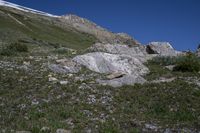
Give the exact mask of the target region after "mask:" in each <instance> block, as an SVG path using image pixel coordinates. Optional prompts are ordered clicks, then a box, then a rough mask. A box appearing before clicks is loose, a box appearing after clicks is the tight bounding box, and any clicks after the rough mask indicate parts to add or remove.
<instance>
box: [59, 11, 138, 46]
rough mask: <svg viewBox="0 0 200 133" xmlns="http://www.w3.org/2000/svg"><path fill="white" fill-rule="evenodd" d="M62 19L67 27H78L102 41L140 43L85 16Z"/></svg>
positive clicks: (70, 16) (69, 16)
mask: <svg viewBox="0 0 200 133" xmlns="http://www.w3.org/2000/svg"><path fill="white" fill-rule="evenodd" d="M60 21H61V22H63V23H62V24H64V25H65V26H67V27H69V26H71V27H73V28H75V29H77V30H78V31H81V32H85V33H88V34H91V35H93V36H95V37H96V38H97V39H98V40H99V41H100V42H106V43H121V44H130V45H138V42H137V41H135V40H134V39H133V38H132V37H130V36H129V35H127V34H124V33H123V34H122V33H120V34H115V33H112V32H110V31H108V30H107V29H104V28H102V27H100V26H98V25H96V24H95V23H93V22H91V21H89V20H87V19H85V18H81V17H78V16H76V15H65V16H62V17H60Z"/></svg>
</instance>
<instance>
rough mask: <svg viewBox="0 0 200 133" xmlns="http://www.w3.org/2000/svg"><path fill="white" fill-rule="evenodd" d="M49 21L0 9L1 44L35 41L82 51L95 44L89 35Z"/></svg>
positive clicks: (8, 9) (11, 10)
mask: <svg viewBox="0 0 200 133" xmlns="http://www.w3.org/2000/svg"><path fill="white" fill-rule="evenodd" d="M54 22H55V20H54V21H52V20H51V19H45V18H42V17H41V16H38V18H37V17H35V16H34V17H32V16H31V14H28V13H27V14H26V15H24V14H20V13H19V12H15V11H14V10H13V9H10V8H7V9H6V8H3V7H1V8H0V39H1V42H2V41H3V42H12V41H16V40H18V39H21V38H28V39H37V40H42V41H45V42H51V43H55V44H59V45H61V46H64V47H68V48H73V49H77V50H78V49H84V48H87V47H89V46H90V45H91V44H93V43H94V42H95V38H94V37H93V36H91V35H88V34H85V33H80V32H77V31H75V30H73V29H70V28H69V29H63V28H61V27H58V26H55V25H54V24H53V23H54Z"/></svg>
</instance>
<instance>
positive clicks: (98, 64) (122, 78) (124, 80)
mask: <svg viewBox="0 0 200 133" xmlns="http://www.w3.org/2000/svg"><path fill="white" fill-rule="evenodd" d="M73 60H74V61H75V62H77V63H79V64H81V65H83V66H85V67H87V68H88V69H90V70H92V71H95V72H98V73H106V74H111V75H110V76H109V77H108V78H109V79H108V80H101V79H98V80H97V82H98V83H100V84H102V85H110V86H113V87H120V86H123V85H133V84H135V83H144V82H145V81H146V80H145V79H144V78H142V75H144V74H146V73H148V72H149V70H148V68H147V67H146V66H144V65H143V63H142V62H141V61H140V60H139V59H138V58H136V57H130V56H127V55H119V54H110V53H103V52H93V53H87V54H84V55H79V56H76V57H75V58H73Z"/></svg>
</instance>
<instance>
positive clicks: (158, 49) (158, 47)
mask: <svg viewBox="0 0 200 133" xmlns="http://www.w3.org/2000/svg"><path fill="white" fill-rule="evenodd" d="M146 51H147V53H148V54H158V55H160V56H177V55H180V54H181V52H179V51H176V50H174V48H173V47H172V46H171V44H170V43H168V42H151V43H149V44H148V45H147V46H146Z"/></svg>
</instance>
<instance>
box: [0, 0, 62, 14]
mask: <svg viewBox="0 0 200 133" xmlns="http://www.w3.org/2000/svg"><path fill="white" fill-rule="evenodd" d="M0 6H7V7H12V8H15V9H18V10H21V11H25V12H31V13H34V14H39V15H43V16H49V17H59V16H56V15H52V14H49V13H46V12H42V11H38V10H34V9H31V8H27V7H23V6H20V5H17V4H13V3H10V2H7V1H3V0H0Z"/></svg>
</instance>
